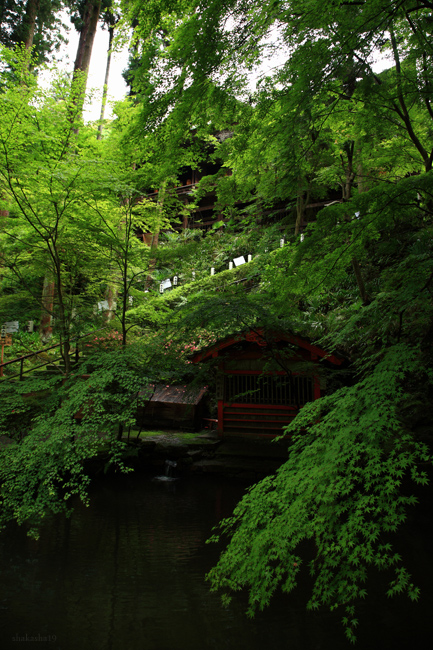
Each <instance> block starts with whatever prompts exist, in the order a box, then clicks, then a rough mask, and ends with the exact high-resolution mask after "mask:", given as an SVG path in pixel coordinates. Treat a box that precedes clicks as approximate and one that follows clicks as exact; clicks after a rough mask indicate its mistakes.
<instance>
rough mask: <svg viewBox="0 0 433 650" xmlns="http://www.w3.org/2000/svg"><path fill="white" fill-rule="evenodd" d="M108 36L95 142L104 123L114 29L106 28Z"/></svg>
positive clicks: (98, 138)
mask: <svg viewBox="0 0 433 650" xmlns="http://www.w3.org/2000/svg"><path fill="white" fill-rule="evenodd" d="M108 34H109V39H108V51H107V67H106V68H105V79H104V89H103V91H102V104H101V116H100V118H99V125H98V134H97V136H96V139H97V140H100V139H101V138H102V123H103V121H104V115H105V106H106V104H107V95H108V77H109V75H110V65H111V47H112V45H113V37H114V27H112V26H110V27H109V28H108Z"/></svg>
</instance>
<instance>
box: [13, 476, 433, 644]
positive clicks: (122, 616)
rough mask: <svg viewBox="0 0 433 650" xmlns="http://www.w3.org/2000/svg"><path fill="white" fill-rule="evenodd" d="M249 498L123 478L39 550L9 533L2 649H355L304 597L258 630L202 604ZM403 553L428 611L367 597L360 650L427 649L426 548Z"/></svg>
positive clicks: (279, 601) (281, 602) (423, 544)
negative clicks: (221, 527)
mask: <svg viewBox="0 0 433 650" xmlns="http://www.w3.org/2000/svg"><path fill="white" fill-rule="evenodd" d="M244 489H245V486H243V485H240V484H239V483H233V482H230V481H228V480H227V479H218V480H216V479H209V478H207V477H203V478H189V479H182V480H179V481H176V482H173V483H170V482H165V483H164V482H153V481H152V480H151V478H149V477H146V476H129V477H118V478H116V479H110V480H106V481H103V482H99V483H97V484H95V485H94V487H93V489H92V499H91V505H90V507H89V508H85V507H83V506H82V505H80V504H78V505H77V507H76V509H75V511H74V513H73V515H72V517H71V519H69V520H65V519H64V518H63V517H53V518H51V519H50V520H49V521H47V522H46V524H45V526H44V529H43V531H42V534H41V537H40V539H39V540H38V541H37V542H35V541H32V540H30V539H28V538H27V537H26V535H25V531H23V530H20V529H18V530H16V529H14V530H10V531H7V533H6V535H5V536H4V537H3V538H2V539H1V541H0V561H1V567H2V575H1V583H0V589H1V592H0V649H1V650H2V649H8V648H26V650H27V649H28V650H30V648H32V649H33V648H49V649H51V650H207V649H215V650H220V649H221V650H222V649H230V650H235V649H238V648H239V649H242V650H243V649H245V650H246V649H248V650H258V649H259V648H260V649H261V650H262V649H263V648H265V649H267V650H274V649H280V648H288V649H290V650H301V649H302V650H304V649H305V650H310V649H312V650H316V649H317V650H318V649H321V648H323V649H326V650H331V649H332V650H338V649H340V648H344V649H347V648H349V647H351V646H350V645H349V644H348V643H347V642H346V640H345V639H344V635H343V633H342V629H341V626H340V622H339V619H340V615H334V614H329V613H328V612H319V613H316V612H307V611H306V610H305V595H306V593H303V588H301V589H300V590H299V593H296V594H293V595H292V596H290V597H288V596H283V595H279V596H278V597H277V598H276V599H275V601H274V604H273V606H272V607H271V608H270V609H269V610H267V611H265V612H262V613H260V614H258V615H257V617H256V618H255V619H253V620H249V619H248V618H246V616H245V615H244V610H245V598H244V596H242V595H239V597H238V598H235V600H234V601H233V603H232V604H231V605H230V607H229V608H228V609H224V608H222V607H221V605H220V599H219V596H218V595H216V594H211V593H209V590H208V586H207V584H206V583H205V581H204V574H205V573H206V572H207V571H208V570H209V569H210V567H211V566H212V565H213V564H214V563H215V561H216V558H217V556H218V548H217V547H215V545H206V544H205V540H206V539H207V538H208V537H209V535H210V533H211V529H212V527H213V526H214V525H215V524H216V523H217V522H218V521H219V520H220V518H221V517H223V516H227V515H228V514H230V512H231V510H232V508H233V506H234V504H235V503H236V502H237V501H238V500H239V498H240V497H241V495H242V493H243V492H244ZM410 537H411V536H409V538H410ZM405 544H406V546H407V548H406V551H407V552H408V553H409V555H410V556H411V557H412V556H413V557H414V558H416V560H417V561H418V563H421V565H420V566H421V569H420V570H419V576H417V577H418V578H419V579H420V580H421V583H422V584H421V587H422V588H423V600H422V602H421V604H418V605H414V604H412V603H410V602H408V601H407V599H405V598H401V599H392V600H386V598H381V597H379V596H377V597H375V596H374V593H373V595H372V596H371V598H369V599H368V601H366V603H365V604H362V605H361V607H360V610H359V618H360V623H361V629H360V632H359V643H358V644H357V647H358V648H359V649H364V648H369V649H372V648H373V649H374V648H380V649H381V650H383V649H384V648H393V650H395V649H398V648H406V647H407V648H409V647H411V648H422V647H428V646H427V644H426V639H428V640H430V639H429V636H430V634H431V633H432V632H433V624H432V617H433V598H432V591H433V588H432V584H433V572H432V570H431V560H428V559H427V558H430V549H431V546H430V545H429V543H428V540H427V541H422V540H421V541H420V537H419V535H414V536H413V539H409V541H407V542H405ZM429 562H430V564H429ZM304 591H305V590H304ZM373 591H374V589H373Z"/></svg>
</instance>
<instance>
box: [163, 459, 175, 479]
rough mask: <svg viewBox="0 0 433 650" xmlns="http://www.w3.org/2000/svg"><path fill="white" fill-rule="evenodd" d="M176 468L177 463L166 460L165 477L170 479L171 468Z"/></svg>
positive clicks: (171, 474)
mask: <svg viewBox="0 0 433 650" xmlns="http://www.w3.org/2000/svg"><path fill="white" fill-rule="evenodd" d="M174 467H177V463H176V461H175V460H166V461H165V475H166V476H167V477H168V478H172V476H173V468H174Z"/></svg>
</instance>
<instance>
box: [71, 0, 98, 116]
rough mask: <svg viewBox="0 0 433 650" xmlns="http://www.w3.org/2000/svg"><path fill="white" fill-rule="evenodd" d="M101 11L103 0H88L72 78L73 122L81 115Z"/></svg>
mask: <svg viewBox="0 0 433 650" xmlns="http://www.w3.org/2000/svg"><path fill="white" fill-rule="evenodd" d="M100 13H101V0H87V2H86V5H85V8H84V12H83V26H82V28H81V32H80V40H79V43H78V48H77V55H76V57H75V64H74V74H73V78H72V87H73V94H74V95H73V100H72V106H71V117H70V119H71V122H74V121H75V120H76V119H77V118H80V117H81V114H82V111H83V104H84V96H85V93H86V84H87V73H88V71H89V65H90V58H91V56H92V49H93V43H94V40H95V35H96V29H97V27H98V20H99V14H100Z"/></svg>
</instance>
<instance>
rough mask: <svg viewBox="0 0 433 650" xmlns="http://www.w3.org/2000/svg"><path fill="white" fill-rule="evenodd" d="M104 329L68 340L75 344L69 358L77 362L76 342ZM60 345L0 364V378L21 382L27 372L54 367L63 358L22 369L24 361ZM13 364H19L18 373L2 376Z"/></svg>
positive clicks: (77, 348)
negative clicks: (4, 370)
mask: <svg viewBox="0 0 433 650" xmlns="http://www.w3.org/2000/svg"><path fill="white" fill-rule="evenodd" d="M104 329H106V328H105V327H101V328H100V329H97V330H93V331H92V332H89V333H88V334H83V335H82V336H76V337H75V338H73V339H70V341H69V343H70V344H72V343H75V350H71V351H70V353H69V357H73V356H74V357H75V362H77V361H78V358H79V347H78V342H79V341H80V340H81V339H85V338H86V337H88V336H92V334H95V333H96V332H101V331H102V330H104ZM61 345H62V343H56V344H55V345H50V346H49V347H47V348H41V349H40V350H36V351H35V352H29V354H24V355H23V356H21V357H16V359H11V360H10V361H5V362H3V363H0V377H1V378H2V379H4V380H5V381H6V380H8V379H15V378H16V377H19V380H20V381H22V380H23V379H24V377H23V375H24V374H26V373H27V372H33V370H37V369H38V368H44V367H45V366H50V365H54V364H55V363H56V361H63V357H62V356H59V357H56V358H55V359H48V360H45V361H44V363H40V364H39V365H37V366H32V367H31V368H24V361H25V360H26V359H31V358H32V357H37V356H38V355H39V354H41V353H42V352H47V351H48V350H54V349H55V348H59V347H60V346H61ZM14 363H19V364H20V371H19V372H17V373H15V374H14V375H8V376H7V377H4V376H3V368H5V367H6V366H10V365H12V364H14Z"/></svg>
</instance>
